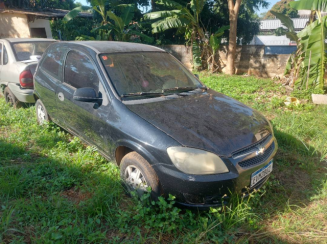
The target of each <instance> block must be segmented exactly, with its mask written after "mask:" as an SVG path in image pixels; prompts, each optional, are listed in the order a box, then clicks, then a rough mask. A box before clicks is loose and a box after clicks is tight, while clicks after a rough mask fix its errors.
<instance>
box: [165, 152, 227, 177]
mask: <svg viewBox="0 0 327 244" xmlns="http://www.w3.org/2000/svg"><path fill="white" fill-rule="evenodd" d="M167 153H168V155H169V157H170V159H171V161H172V162H173V164H174V165H175V166H176V167H177V168H178V169H179V170H180V171H182V172H184V173H187V174H196V175H209V174H221V173H227V172H229V170H228V168H227V166H226V164H225V163H224V162H223V161H222V160H221V158H220V157H218V156H217V155H215V154H213V153H210V152H206V151H203V150H199V149H194V148H187V147H170V148H168V149H167Z"/></svg>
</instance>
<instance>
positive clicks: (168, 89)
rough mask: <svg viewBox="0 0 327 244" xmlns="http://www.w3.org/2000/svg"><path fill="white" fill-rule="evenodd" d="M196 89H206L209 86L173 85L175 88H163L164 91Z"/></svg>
mask: <svg viewBox="0 0 327 244" xmlns="http://www.w3.org/2000/svg"><path fill="white" fill-rule="evenodd" d="M196 89H205V90H207V87H205V86H201V87H191V86H187V87H173V88H167V89H163V90H162V92H175V91H176V92H189V91H193V90H196Z"/></svg>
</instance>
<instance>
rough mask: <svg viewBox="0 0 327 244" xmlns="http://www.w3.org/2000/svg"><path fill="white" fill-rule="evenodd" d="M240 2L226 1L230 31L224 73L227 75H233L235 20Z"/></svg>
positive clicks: (235, 36)
mask: <svg viewBox="0 0 327 244" xmlns="http://www.w3.org/2000/svg"><path fill="white" fill-rule="evenodd" d="M234 1H235V4H234ZM241 2H242V0H228V9H229V24H230V30H229V44H228V54H227V67H226V73H227V74H229V75H233V74H235V56H236V44H237V43H236V38H237V18H238V13H239V10H240V5H241Z"/></svg>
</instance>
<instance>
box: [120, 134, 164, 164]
mask: <svg viewBox="0 0 327 244" xmlns="http://www.w3.org/2000/svg"><path fill="white" fill-rule="evenodd" d="M119 146H125V147H128V148H130V149H132V150H133V151H135V152H137V153H139V154H140V155H141V156H142V157H143V158H145V159H146V160H147V161H148V162H149V164H150V165H153V164H156V163H158V162H157V160H156V158H155V157H153V155H152V154H151V153H150V152H149V151H148V150H147V149H145V148H144V147H143V146H142V145H140V144H139V143H137V142H135V141H131V140H119V141H117V143H116V149H115V152H114V156H116V151H117V148H118V147H119ZM115 158H116V157H115ZM116 163H117V162H116Z"/></svg>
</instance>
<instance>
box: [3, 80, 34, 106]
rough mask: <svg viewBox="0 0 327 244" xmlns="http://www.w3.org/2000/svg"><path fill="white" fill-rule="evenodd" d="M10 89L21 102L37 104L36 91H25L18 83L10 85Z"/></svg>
mask: <svg viewBox="0 0 327 244" xmlns="http://www.w3.org/2000/svg"><path fill="white" fill-rule="evenodd" d="M8 87H9V89H10V90H11V92H12V93H13V94H14V95H15V97H16V98H17V99H18V100H19V101H20V102H24V103H35V98H34V94H33V92H34V89H23V88H21V87H20V85H19V84H16V83H9V84H8Z"/></svg>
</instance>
